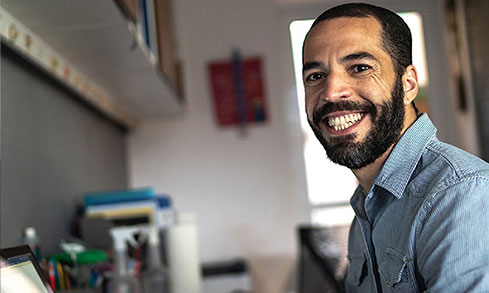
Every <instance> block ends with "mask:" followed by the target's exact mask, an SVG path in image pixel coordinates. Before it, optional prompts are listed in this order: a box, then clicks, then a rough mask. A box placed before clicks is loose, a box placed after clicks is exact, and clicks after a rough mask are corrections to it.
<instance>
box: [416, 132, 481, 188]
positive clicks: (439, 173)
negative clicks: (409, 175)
mask: <svg viewBox="0 0 489 293" xmlns="http://www.w3.org/2000/svg"><path fill="white" fill-rule="evenodd" d="M417 169H418V171H417V172H416V173H417V174H416V176H415V177H416V178H414V179H415V180H413V181H414V183H415V185H417V187H418V188H417V189H418V190H417V191H418V192H419V193H421V194H422V196H421V197H425V196H429V195H434V194H437V193H440V192H442V191H444V190H449V189H452V190H453V189H454V188H455V189H456V186H459V185H464V186H466V187H467V185H474V187H479V188H485V189H486V190H488V189H487V188H488V187H489V164H488V163H487V162H485V161H484V160H482V159H480V158H478V157H476V156H474V155H472V154H470V153H468V152H466V151H464V150H461V149H459V148H457V147H455V146H452V145H449V144H447V143H443V142H441V141H439V140H437V139H433V140H431V141H430V142H429V143H428V144H427V145H426V148H425V150H424V152H423V155H422V156H421V159H420V161H419V163H418V167H417Z"/></svg>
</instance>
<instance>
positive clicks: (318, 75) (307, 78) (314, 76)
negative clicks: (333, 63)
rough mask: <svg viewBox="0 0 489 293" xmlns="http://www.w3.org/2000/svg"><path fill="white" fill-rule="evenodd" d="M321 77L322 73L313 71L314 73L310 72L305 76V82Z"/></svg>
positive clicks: (314, 80) (312, 81) (311, 81)
mask: <svg viewBox="0 0 489 293" xmlns="http://www.w3.org/2000/svg"><path fill="white" fill-rule="evenodd" d="M323 77H324V74H322V73H318V72H315V73H312V74H310V75H308V76H307V77H306V82H307V83H314V82H316V81H318V80H320V79H321V78H323Z"/></svg>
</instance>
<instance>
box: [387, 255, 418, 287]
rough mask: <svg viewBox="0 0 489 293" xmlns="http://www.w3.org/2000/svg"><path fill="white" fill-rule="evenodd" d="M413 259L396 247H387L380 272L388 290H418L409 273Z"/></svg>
mask: <svg viewBox="0 0 489 293" xmlns="http://www.w3.org/2000/svg"><path fill="white" fill-rule="evenodd" d="M410 261H411V259H410V258H409V257H407V256H405V255H404V254H402V253H401V252H399V251H397V250H396V249H394V248H391V247H387V249H386V251H385V255H384V260H383V262H382V264H380V265H379V274H380V278H381V281H382V283H383V285H382V288H383V289H384V291H386V292H416V290H415V288H414V287H413V284H412V280H411V277H410V275H409V269H408V263H409V262H410Z"/></svg>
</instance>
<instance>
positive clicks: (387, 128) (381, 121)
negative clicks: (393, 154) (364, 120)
mask: <svg viewBox="0 0 489 293" xmlns="http://www.w3.org/2000/svg"><path fill="white" fill-rule="evenodd" d="M391 97H392V98H391V99H390V101H386V102H385V103H383V104H382V105H380V107H379V108H380V111H379V109H377V108H376V107H375V105H373V104H371V103H367V102H365V103H355V102H351V101H340V102H337V103H331V102H328V103H326V104H324V105H323V106H322V107H321V108H320V109H318V110H316V111H315V112H314V114H313V123H311V121H309V124H310V125H311V128H312V130H313V132H314V134H315V135H316V137H317V139H318V140H319V142H320V143H321V144H322V145H323V147H324V149H325V150H326V155H327V156H328V157H329V159H330V160H331V161H333V162H334V163H337V164H340V165H343V166H345V167H347V168H349V169H360V168H362V167H365V166H367V165H369V164H371V163H373V162H374V161H375V160H376V159H377V158H378V157H380V156H381V155H382V154H384V153H385V152H386V151H387V149H389V147H390V146H391V145H393V144H394V143H396V142H397V140H398V139H399V136H400V134H401V130H402V128H403V126H404V112H405V109H404V102H403V98H404V92H403V88H402V80H401V78H400V77H399V78H396V82H395V85H394V88H393V89H392V92H391ZM341 110H351V111H358V110H360V111H363V112H365V114H370V116H371V119H372V127H371V128H370V130H369V131H368V133H367V134H366V136H365V138H364V139H363V141H360V142H355V137H356V134H348V135H343V136H340V137H331V138H330V139H329V142H328V141H326V139H325V138H324V136H323V134H322V132H321V128H320V123H321V119H322V118H324V117H325V115H326V114H328V113H332V112H335V111H341Z"/></svg>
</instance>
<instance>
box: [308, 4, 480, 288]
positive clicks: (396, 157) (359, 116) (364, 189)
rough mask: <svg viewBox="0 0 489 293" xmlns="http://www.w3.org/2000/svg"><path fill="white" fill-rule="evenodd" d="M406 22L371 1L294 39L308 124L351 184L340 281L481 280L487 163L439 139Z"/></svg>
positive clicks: (336, 13)
mask: <svg viewBox="0 0 489 293" xmlns="http://www.w3.org/2000/svg"><path fill="white" fill-rule="evenodd" d="M411 54H412V53H411V33H410V31H409V28H408V27H407V25H406V24H405V23H404V21H403V20H402V18H401V17H399V16H398V15H397V14H395V13H394V12H392V11H389V10H386V9H384V8H381V7H377V6H373V5H369V4H360V3H354V4H345V5H340V6H337V7H334V8H332V9H329V10H327V11H325V12H324V13H323V14H321V15H320V16H319V17H318V18H317V19H316V20H315V22H314V23H313V25H312V27H311V29H310V31H309V33H308V34H307V36H306V39H305V41H304V47H303V80H304V87H305V96H306V112H307V117H308V121H309V124H310V125H311V128H312V130H313V131H314V133H315V135H316V137H317V138H318V140H319V141H320V142H321V144H322V145H323V146H324V149H325V150H326V154H327V156H328V157H329V158H330V159H331V160H332V161H333V162H335V163H338V164H340V165H343V166H346V167H348V168H350V169H351V170H352V171H353V173H354V174H355V176H356V177H357V179H358V181H359V182H360V185H359V186H358V188H357V190H356V191H355V193H354V194H353V196H352V198H351V200H350V203H351V205H352V207H353V209H354V211H355V214H356V217H355V219H354V220H353V223H352V226H351V229H350V236H349V245H348V258H349V261H350V265H349V268H348V273H347V278H346V284H345V285H346V289H347V291H348V292H421V291H429V292H489V164H487V163H486V162H484V161H483V160H480V159H479V158H477V157H474V156H472V155H470V154H468V153H466V152H464V151H462V150H460V149H457V148H455V147H453V146H450V145H448V144H445V143H442V142H440V141H439V140H437V138H436V136H435V134H436V128H435V127H434V126H433V124H432V123H431V121H430V119H429V117H428V116H427V115H426V114H421V115H419V114H418V110H417V109H416V106H415V104H414V99H415V98H416V95H417V92H418V81H417V72H416V68H415V67H414V66H413V65H412V58H411Z"/></svg>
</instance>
